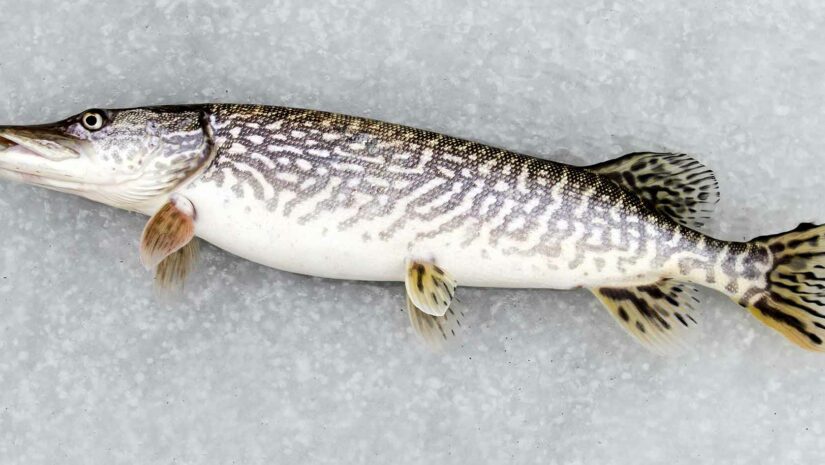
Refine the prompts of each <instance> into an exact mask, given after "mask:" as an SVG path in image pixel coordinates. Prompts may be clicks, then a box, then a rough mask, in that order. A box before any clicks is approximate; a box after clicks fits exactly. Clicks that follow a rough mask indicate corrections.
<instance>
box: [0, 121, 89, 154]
mask: <svg viewBox="0 0 825 465" xmlns="http://www.w3.org/2000/svg"><path fill="white" fill-rule="evenodd" d="M80 144H81V142H80V141H79V140H78V139H75V138H72V137H68V136H66V135H64V134H62V133H61V132H60V131H58V130H57V128H55V127H52V126H39V127H13V126H0V152H6V151H8V150H11V149H14V148H15V147H19V148H21V149H25V150H26V151H28V152H30V153H31V154H32V155H36V156H40V157H43V158H46V159H48V160H52V161H62V160H68V159H72V158H77V157H79V156H80V155H81V152H82V151H81V145H80Z"/></svg>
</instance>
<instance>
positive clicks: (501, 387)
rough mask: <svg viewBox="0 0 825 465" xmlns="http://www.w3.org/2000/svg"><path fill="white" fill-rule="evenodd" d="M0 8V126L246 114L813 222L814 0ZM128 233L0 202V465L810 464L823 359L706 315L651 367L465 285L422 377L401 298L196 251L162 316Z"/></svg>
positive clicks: (537, 311)
mask: <svg viewBox="0 0 825 465" xmlns="http://www.w3.org/2000/svg"><path fill="white" fill-rule="evenodd" d="M312 3H314V2H303V1H298V0H295V1H244V2H236V1H232V0H225V1H223V0H222V1H217V0H213V1H176V0H159V1H155V2H119V1H118V2H115V1H111V2H101V1H74V2H49V1H31V0H28V1H25V2H24V1H11V0H2V1H0V12H1V13H0V123H11V122H14V123H34V122H44V121H49V120H54V119H58V118H62V117H64V116H67V115H68V114H72V113H75V112H77V111H80V110H82V109H84V108H85V107H91V106H103V107H105V106H137V105H148V104H159V103H184V102H201V101H226V102H256V103H268V104H283V105H291V106H300V107H311V108H317V109H326V110H332V111H339V112H345V113H351V114H356V115H365V116H370V117H375V118H380V119H384V120H390V121H394V122H400V123H406V124H410V125H413V126H419V127H424V128H428V129H433V130H437V131H441V132H445V133H448V134H452V135H457V136H462V137H467V138H473V139H477V140H482V141H485V142H489V143H493V144H495V145H499V146H503V147H507V148H511V149H515V150H519V151H523V152H526V153H530V154H535V155H539V156H543V157H552V158H555V159H559V160H562V161H567V162H581V163H585V162H586V163H593V162H597V161H602V160H605V159H608V158H611V157H614V156H617V155H620V154H622V153H625V152H630V151H635V150H646V149H657V150H673V151H685V152H689V153H693V154H696V155H697V156H698V157H699V158H700V159H702V160H704V161H705V162H706V163H707V164H708V165H710V166H711V167H713V168H714V169H715V170H716V172H717V173H718V176H719V179H720V182H721V186H722V193H723V200H722V202H721V203H720V205H719V208H718V221H717V222H716V224H714V225H713V226H712V227H711V230H712V232H713V233H715V234H716V235H718V236H721V237H724V238H728V239H744V238H748V237H752V236H755V235H759V234H763V233H769V232H778V231H782V230H786V229H789V228H792V227H793V226H795V225H796V224H797V223H798V222H800V221H818V222H825V204H823V193H825V184H823V178H825V156H823V153H822V147H823V144H822V143H823V139H825V134H824V133H823V129H825V40H823V31H825V7H824V6H823V5H822V3H821V2H818V1H816V0H809V1H799V2H796V1H789V2H776V1H773V0H763V1H732V2H718V1H693V2H684V1H675V0H668V1H657V2H639V3H630V2H628V3H621V4H620V3H613V2H606V1H597V2H592V3H591V2H578V1H574V0H566V1H553V2H549V1H535V2H494V1H378V0H358V1H356V0H353V1H343V0H338V1H332V2H326V3H321V2H318V3H317V4H316V5H312ZM144 222H145V218H143V217H141V216H139V215H136V214H131V213H126V212H122V211H116V210H113V209H111V208H108V207H104V206H100V205H96V204H93V203H91V202H88V201H85V200H81V199H77V198H73V197H69V196H66V195H63V194H58V193H52V192H47V191H43V190H37V189H35V188H30V187H25V186H21V185H13V184H9V183H8V182H3V183H0V237H2V246H0V463H4V464H6V463H9V464H15V463H19V464H23V463H25V464H33V463H60V464H113V463H132V464H134V463H141V464H145V463H164V464H165V463H238V464H240V463H264V462H266V463H285V464H286V463H289V464H299V463H410V464H430V463H432V464H451V463H456V464H458V463H519V464H528V463H541V464H562V463H571V464H577V463H582V464H584V463H598V464H612V463H615V464H620V463H633V464H646V463H663V462H664V461H665V460H667V462H668V463H674V464H681V463H729V464H738V463H741V464H752V463H782V464H791V463H803V462H804V463H816V462H820V463H821V461H822V460H823V458H825V356H822V355H816V354H809V353H805V352H803V351H800V350H799V349H797V348H795V347H792V346H791V345H790V344H789V343H787V342H785V340H784V339H782V338H781V337H780V336H778V335H777V334H774V333H773V332H772V331H771V330H769V329H767V328H765V327H763V326H761V325H760V324H759V323H757V322H756V321H755V320H754V319H752V318H751V317H750V316H748V315H747V314H746V313H745V312H744V311H743V310H741V309H740V308H738V307H737V306H736V305H734V304H733V303H732V302H730V301H728V300H727V299H725V298H724V297H722V296H720V295H716V294H711V293H710V292H706V293H704V295H703V305H702V310H703V311H702V313H701V315H700V316H701V321H700V323H702V325H701V333H700V334H699V335H698V337H697V340H696V342H695V344H694V346H693V351H692V352H690V353H689V354H687V355H685V356H682V357H680V358H671V359H666V358H659V357H656V356H654V355H651V354H649V353H647V352H646V351H645V350H644V349H642V348H640V347H639V346H638V345H637V344H635V343H634V342H633V341H632V340H630V339H629V338H628V337H627V336H625V335H624V333H623V332H622V331H621V330H620V329H619V328H618V326H617V325H616V324H615V323H614V322H613V321H611V319H610V318H609V317H608V316H607V314H606V313H605V312H604V311H603V310H602V309H601V308H600V306H599V305H598V304H597V303H596V301H595V299H594V298H593V297H592V296H591V295H589V294H588V293H587V292H585V291H575V292H555V291H511V290H484V289H464V290H463V291H462V295H463V297H464V300H465V301H466V302H467V303H468V305H469V306H470V307H471V309H472V311H471V313H470V317H469V321H468V323H469V324H470V328H469V329H468V330H467V331H466V332H465V334H464V337H463V339H462V340H461V344H460V345H458V346H456V347H453V348H452V350H449V351H448V352H446V353H444V354H441V355H434V354H431V353H429V352H428V351H427V350H425V349H424V348H423V347H422V346H421V345H420V344H419V343H418V341H417V340H416V339H415V337H414V335H413V334H412V332H411V330H410V329H409V328H408V326H409V324H408V322H407V316H406V314H405V313H403V312H402V311H401V308H402V299H403V297H402V296H403V294H402V292H403V291H402V287H401V285H396V284H373V283H355V282H339V281H328V280H322V279H314V278H309V277H304V276H296V275H292V274H289V273H284V272H279V271H276V270H272V269H267V268H264V267H261V266H257V265H254V264H252V263H250V262H247V261H244V260H241V259H238V258H235V257H233V256H231V255H229V254H227V253H225V252H222V251H220V250H218V249H215V248H213V247H205V250H204V253H203V261H202V263H201V265H200V267H199V269H198V271H197V272H196V273H195V275H194V277H193V279H192V280H191V281H190V285H189V287H188V290H187V291H186V293H185V295H184V296H183V297H182V298H181V299H180V300H178V301H175V302H171V303H170V302H161V301H158V300H157V299H156V298H155V297H154V295H153V291H152V285H151V277H150V276H149V274H147V273H146V272H144V271H143V269H142V268H141V267H140V265H139V263H138V258H137V253H136V252H137V243H138V236H139V234H140V231H141V229H142V227H143V224H144Z"/></svg>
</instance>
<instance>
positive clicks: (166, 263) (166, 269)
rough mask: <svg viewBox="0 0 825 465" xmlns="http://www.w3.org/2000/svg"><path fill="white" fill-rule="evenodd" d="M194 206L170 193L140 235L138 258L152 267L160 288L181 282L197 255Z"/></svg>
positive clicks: (144, 264) (184, 198)
mask: <svg viewBox="0 0 825 465" xmlns="http://www.w3.org/2000/svg"><path fill="white" fill-rule="evenodd" d="M194 237H195V207H194V206H193V205H192V202H190V201H189V199H187V198H186V197H183V196H181V195H173V196H172V197H171V198H170V199H169V201H168V202H167V203H166V204H164V205H163V206H162V207H161V208H160V210H158V212H157V213H155V215H154V216H152V218H150V219H149V222H148V223H146V227H145V228H144V229H143V235H142V236H141V238H140V261H141V263H143V266H145V267H146V269H149V270H151V269H153V268H154V269H156V277H157V279H158V284H159V285H160V287H171V286H172V285H173V284H175V283H178V282H182V281H183V279H184V278H185V277H186V275H187V274H188V272H189V270H190V269H191V267H192V264H193V263H194V260H195V258H196V257H197V243H196V242H195V241H193V240H192V239H193V238H194Z"/></svg>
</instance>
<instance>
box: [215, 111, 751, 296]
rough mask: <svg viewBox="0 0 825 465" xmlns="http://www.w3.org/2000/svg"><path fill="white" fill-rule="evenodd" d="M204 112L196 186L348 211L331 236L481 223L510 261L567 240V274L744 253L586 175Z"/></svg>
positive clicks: (699, 262)
mask: <svg viewBox="0 0 825 465" xmlns="http://www.w3.org/2000/svg"><path fill="white" fill-rule="evenodd" d="M213 116H214V118H215V121H216V123H215V143H216V144H217V146H218V147H219V150H218V156H217V158H216V159H215V161H214V163H213V165H212V166H211V167H210V168H209V170H208V171H207V172H206V173H204V175H203V177H202V178H201V179H200V180H199V182H213V183H217V184H218V185H223V184H224V183H226V182H228V181H227V180H228V179H229V178H231V179H232V182H233V184H232V185H230V186H227V187H229V188H231V189H232V192H234V193H235V194H236V195H238V196H244V195H252V196H254V198H255V199H257V200H259V201H261V202H264V203H265V204H266V205H267V206H268V208H269V209H270V210H271V211H273V212H275V211H277V212H279V213H280V214H282V215H284V216H285V217H295V220H296V221H298V222H300V223H309V222H313V221H325V220H326V216H325V213H328V212H333V211H336V210H338V209H347V210H348V211H349V210H351V211H354V213H353V214H352V215H351V216H350V217H348V218H346V219H344V220H343V221H340V222H339V223H338V224H337V225H336V226H337V228H338V229H339V230H346V229H349V228H353V227H356V226H357V225H359V224H360V223H362V222H367V221H369V220H371V219H374V218H376V217H391V218H392V219H393V221H392V222H391V223H390V225H389V226H388V227H385V228H384V229H382V230H380V231H373V232H372V233H371V234H369V236H370V237H374V238H376V239H379V240H388V239H390V238H392V237H393V235H394V234H396V233H397V232H398V231H399V230H401V229H403V228H407V227H410V225H411V224H414V225H416V227H417V228H418V230H419V232H418V236H417V237H418V238H425V237H437V236H438V235H439V234H443V233H445V232H448V231H452V230H455V229H458V228H463V229H465V230H467V231H468V233H467V236H466V240H465V243H464V244H463V245H467V244H470V243H472V242H473V241H476V240H479V238H480V236H481V235H480V234H479V233H478V232H479V231H480V230H481V229H482V228H488V229H489V234H488V235H486V237H487V240H488V241H489V245H491V246H497V245H498V243H499V241H501V240H502V239H507V244H508V249H507V251H506V252H507V253H511V254H523V255H535V254H540V255H543V256H546V257H548V259H553V258H558V257H560V256H561V255H562V249H563V248H564V247H565V246H566V245H567V244H568V243H572V244H573V249H574V250H575V251H576V252H575V254H574V255H573V256H571V257H569V258H568V259H567V260H566V261H565V262H564V263H558V264H554V266H560V267H566V268H569V269H571V270H573V269H576V268H578V267H580V266H582V265H584V264H588V265H590V264H595V266H596V267H597V268H603V267H605V266H614V267H616V268H617V269H618V270H620V271H621V270H623V269H625V268H627V267H629V266H631V265H635V264H637V263H639V261H641V260H649V261H650V263H651V265H652V266H654V267H662V266H664V265H665V263H666V262H668V261H669V260H673V259H674V258H676V259H677V260H678V267H679V271H680V273H682V274H685V275H689V274H696V273H698V272H702V273H705V274H706V276H708V279H710V280H715V279H717V278H716V277H715V276H714V273H715V270H716V264H717V262H724V263H728V262H736V261H737V260H738V259H739V258H740V257H742V256H743V254H744V255H746V252H747V249H746V248H745V246H744V245H733V246H729V245H728V244H727V243H724V242H721V241H716V240H712V239H709V238H706V237H704V236H701V235H700V234H698V233H696V232H695V231H693V230H691V229H689V228H685V227H682V226H680V225H679V224H677V223H676V222H674V221H672V220H671V219H670V218H667V217H666V216H664V215H661V214H659V213H658V212H656V211H654V210H652V209H651V208H649V206H648V205H647V204H646V203H645V202H644V201H643V200H642V199H640V198H639V196H636V195H634V194H633V193H630V192H628V191H626V190H625V189H622V188H621V187H619V186H617V185H616V183H614V182H612V181H611V180H610V179H608V177H605V176H601V175H598V174H595V173H593V172H591V171H588V170H586V169H582V168H578V167H573V166H569V165H564V164H560V163H555V162H552V161H549V160H543V159H539V158H534V157H529V156H524V155H520V154H517V153H514V152H510V151H507V150H502V149H499V148H495V147H491V146H488V145H484V144H480V143H476V142H471V141H467V140H462V139H457V138H453V137H448V136H444V135H441V134H437V133H433V132H429V131H424V130H420V129H414V128H408V127H405V126H400V125H395V124H390V123H384V122H379V121H373V120H368V119H363V118H357V117H351V116H344V115H337V114H332V113H324V112H318V111H311V110H299V109H289V108H279V107H253V108H249V107H244V108H237V107H233V106H225V105H220V106H215V107H214V109H213ZM287 193H288V194H289V195H286V194H287ZM284 198H288V199H287V200H284ZM607 251H611V252H612V255H611V257H610V258H605V257H604V256H603V254H604V252H607ZM685 251H689V253H688V254H687V255H685V257H683V258H678V257H679V256H680V253H682V252H685ZM613 257H615V258H613ZM611 261H612V263H611ZM737 276H738V275H736V274H731V275H730V278H729V279H735V278H736V277H737Z"/></svg>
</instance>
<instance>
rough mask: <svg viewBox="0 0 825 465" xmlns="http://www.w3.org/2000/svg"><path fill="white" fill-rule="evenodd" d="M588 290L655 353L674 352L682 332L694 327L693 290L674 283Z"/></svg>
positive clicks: (684, 333) (679, 342)
mask: <svg viewBox="0 0 825 465" xmlns="http://www.w3.org/2000/svg"><path fill="white" fill-rule="evenodd" d="M591 291H592V292H593V294H595V295H596V297H598V299H599V300H600V301H601V302H602V303H603V304H604V306H605V307H606V308H607V310H608V312H610V314H611V315H612V316H613V317H614V318H615V319H616V321H617V322H618V323H619V324H620V325H621V326H622V328H624V329H625V331H627V332H628V333H629V334H630V335H631V336H633V337H634V338H635V339H636V340H637V341H639V342H640V343H641V344H642V345H643V346H645V347H646V348H648V349H650V350H651V351H653V352H655V353H658V354H663V355H665V354H672V353H674V352H678V351H679V349H681V348H683V342H684V336H685V335H686V330H687V329H689V328H691V327H693V326H695V325H696V320H695V319H694V318H693V316H692V315H691V313H692V312H693V303H696V302H698V300H697V299H696V297H694V296H693V293H694V291H695V289H693V288H692V287H690V286H688V285H685V284H683V283H679V282H677V281H672V280H662V281H659V282H657V283H654V284H649V285H644V286H637V287H628V288H611V287H600V288H595V289H591Z"/></svg>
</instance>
